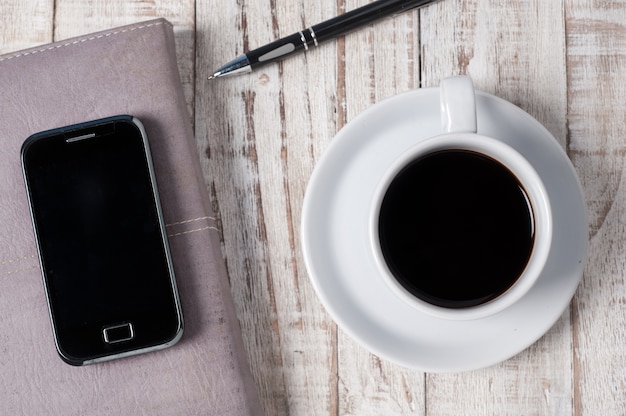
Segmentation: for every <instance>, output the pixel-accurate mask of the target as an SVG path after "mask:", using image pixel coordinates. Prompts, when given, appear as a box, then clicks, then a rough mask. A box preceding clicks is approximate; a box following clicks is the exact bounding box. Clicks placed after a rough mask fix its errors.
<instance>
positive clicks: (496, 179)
mask: <svg viewBox="0 0 626 416" xmlns="http://www.w3.org/2000/svg"><path fill="white" fill-rule="evenodd" d="M378 231H379V238H380V245H381V248H382V253H383V256H384V258H385V261H386V262H387V265H388V267H389V269H390V270H391V272H392V273H393V275H394V276H395V277H396V279H397V280H398V282H399V283H400V284H402V286H404V287H405V288H406V289H407V290H408V291H409V292H411V293H412V294H413V295H415V296H417V297H418V298H420V299H422V300H424V301H426V302H429V303H431V304H434V305H438V306H443V307H447V308H465V307H470V306H476V305H480V304H483V303H486V302H488V301H490V300H492V299H494V298H496V297H498V296H499V295H500V294H502V293H504V292H505V291H506V290H507V289H509V288H510V287H511V286H512V285H513V284H514V283H515V282H516V281H517V279H518V278H519V276H520V275H521V274H522V272H523V270H524V268H525V267H526V264H527V262H528V259H529V257H530V254H531V251H532V249H533V242H534V221H533V215H532V208H531V207H530V205H529V202H528V198H527V196H526V192H525V191H524V188H523V187H522V186H521V185H520V183H519V182H518V180H517V178H516V177H515V176H514V175H513V174H512V173H511V172H510V171H509V170H508V169H507V168H506V167H505V166H503V165H502V164H501V163H500V162H498V161H496V160H493V159H491V158H490V157H486V156H484V155H481V154H478V153H474V152H471V151H466V150H445V151H439V152H435V153H431V154H429V155H427V156H425V157H422V158H420V159H417V160H415V161H413V162H412V163H410V164H409V165H408V166H406V167H405V168H404V169H403V170H402V171H401V172H400V173H399V174H398V175H397V176H396V177H395V178H394V180H393V181H392V183H391V185H390V186H389V188H388V190H387V192H386V194H385V196H384V199H383V201H382V206H381V210H380V216H379V228H378Z"/></svg>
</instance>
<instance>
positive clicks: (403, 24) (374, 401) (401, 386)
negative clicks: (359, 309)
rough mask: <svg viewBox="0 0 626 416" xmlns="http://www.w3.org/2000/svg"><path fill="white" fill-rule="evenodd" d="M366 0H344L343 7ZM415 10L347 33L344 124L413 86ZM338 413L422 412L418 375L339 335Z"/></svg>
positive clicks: (343, 57) (416, 65)
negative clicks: (376, 104) (372, 106)
mask: <svg viewBox="0 0 626 416" xmlns="http://www.w3.org/2000/svg"><path fill="white" fill-rule="evenodd" d="M365 3H367V2H366V1H363V0H348V1H346V2H345V10H346V11H348V10H352V9H354V8H356V7H359V6H362V5H364V4H365ZM418 19H419V12H418V11H410V12H408V13H404V14H401V15H398V16H396V17H394V18H390V19H385V20H383V21H380V22H377V23H374V24H373V25H370V26H369V27H365V28H363V29H360V30H358V31H356V32H354V33H351V34H348V35H347V36H346V37H345V40H343V41H342V43H343V44H342V50H341V54H340V56H339V57H338V58H339V60H340V62H341V64H342V65H343V69H342V72H343V73H342V74H341V76H342V77H344V79H343V80H340V82H339V84H341V85H343V86H344V91H340V93H341V94H342V95H343V100H342V101H341V102H340V106H341V108H342V110H343V112H344V114H343V117H344V119H341V118H340V121H339V122H340V124H345V123H346V122H350V121H351V120H352V119H354V117H356V116H358V115H359V114H360V113H361V112H362V111H363V110H365V109H366V108H368V107H370V106H371V105H373V104H375V103H377V102H379V101H381V100H384V99H385V98H389V97H391V96H393V95H396V94H398V93H401V92H405V91H409V90H411V89H414V88H417V87H418V86H419V53H420V44H419V20H418ZM338 127H341V126H338ZM338 354H339V368H338V370H339V377H340V380H341V381H340V386H339V387H340V389H339V414H342V415H343V414H346V415H372V416H374V415H375V416H378V415H392V414H404V415H409V414H410V415H421V414H424V409H425V403H424V374H423V373H420V372H418V371H413V370H408V369H405V368H402V367H400V366H398V365H395V364H393V363H390V362H388V361H385V360H382V359H380V358H379V357H377V356H376V355H374V354H371V353H369V352H368V351H366V350H365V349H364V348H363V347H361V346H360V345H358V344H357V343H356V342H355V341H353V340H352V339H351V338H349V337H348V336H347V335H346V334H345V333H343V332H340V334H339V352H338Z"/></svg>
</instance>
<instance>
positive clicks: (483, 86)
mask: <svg viewBox="0 0 626 416" xmlns="http://www.w3.org/2000/svg"><path fill="white" fill-rule="evenodd" d="M564 25H565V21H564V17H563V10H562V6H561V5H560V4H559V3H558V2H550V3H546V2H542V1H540V0H535V1H526V2H506V3H503V2H500V1H491V0H489V1H477V0H474V1H460V0H459V1H445V2H439V3H437V4H436V5H434V6H433V7H429V8H427V9H425V10H424V11H423V17H422V26H423V32H422V38H421V39H422V51H423V54H422V62H423V67H422V68H423V84H424V85H437V84H438V83H439V81H440V80H441V78H443V77H445V76H450V75H456V74H465V75H470V76H471V77H472V79H473V81H474V83H475V86H476V88H477V89H478V90H482V91H485V92H489V93H492V94H495V95H497V96H500V97H502V98H505V99H507V100H509V101H511V102H513V103H514V104H516V105H518V106H520V107H521V108H522V109H524V110H525V111H527V112H529V113H530V114H531V115H533V116H534V117H536V118H537V119H538V120H540V121H541V122H542V123H543V124H544V125H545V126H546V127H547V128H548V130H550V132H551V133H552V134H553V135H554V136H555V138H557V140H558V141H559V142H560V143H561V144H562V145H563V146H565V143H566V132H567V128H566V117H567V101H566V98H567V95H566V79H565V77H564V74H565V73H566V67H565V30H564ZM570 322H571V321H570V315H569V311H566V313H565V314H564V315H563V317H562V318H561V320H560V321H559V322H558V323H557V324H556V325H555V326H554V327H553V328H552V330H551V331H550V332H549V333H548V334H547V335H546V336H544V337H543V338H542V339H541V340H540V341H539V342H537V343H536V344H535V345H533V346H532V347H531V348H529V349H527V350H526V351H524V352H522V353H521V354H519V355H517V356H516V357H513V358H512V359H510V360H508V361H506V362H504V363H502V364H499V365H496V366H494V367H491V368H487V369H484V370H481V371H475V372H470V373H463V374H453V375H429V376H428V378H427V396H426V402H427V405H428V409H429V411H432V413H434V414H441V415H456V414H462V413H467V414H531V415H535V414H536V415H539V414H551V415H561V414H571V412H572V405H571V394H572V370H571V360H572V332H571V323H570Z"/></svg>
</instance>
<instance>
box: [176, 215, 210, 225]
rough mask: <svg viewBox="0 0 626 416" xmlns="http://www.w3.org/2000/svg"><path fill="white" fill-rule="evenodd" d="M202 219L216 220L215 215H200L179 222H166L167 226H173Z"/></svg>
mask: <svg viewBox="0 0 626 416" xmlns="http://www.w3.org/2000/svg"><path fill="white" fill-rule="evenodd" d="M202 220H213V221H214V220H215V217H208V216H207V217H198V218H194V219H192V220H185V221H178V222H172V223H170V224H165V226H166V227H173V226H175V225H183V224H189V223H190V222H196V221H202Z"/></svg>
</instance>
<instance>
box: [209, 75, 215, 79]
mask: <svg viewBox="0 0 626 416" xmlns="http://www.w3.org/2000/svg"><path fill="white" fill-rule="evenodd" d="M213 78H215V75H209V77H208V78H207V80H212V79H213Z"/></svg>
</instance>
